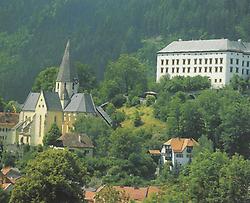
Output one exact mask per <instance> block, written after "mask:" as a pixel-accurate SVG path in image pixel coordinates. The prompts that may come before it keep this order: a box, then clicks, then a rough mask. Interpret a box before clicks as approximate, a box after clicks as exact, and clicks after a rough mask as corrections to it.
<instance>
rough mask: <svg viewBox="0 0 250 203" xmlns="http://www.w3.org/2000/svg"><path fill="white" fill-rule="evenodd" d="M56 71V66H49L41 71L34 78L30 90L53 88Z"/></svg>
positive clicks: (48, 89) (50, 89)
mask: <svg viewBox="0 0 250 203" xmlns="http://www.w3.org/2000/svg"><path fill="white" fill-rule="evenodd" d="M57 73H58V68H57V67H49V68H46V69H45V70H43V71H41V72H40V73H39V74H38V76H37V77H36V80H35V82H34V84H33V87H32V91H33V92H40V91H41V90H43V91H52V90H53V89H54V88H55V84H56V77H57Z"/></svg>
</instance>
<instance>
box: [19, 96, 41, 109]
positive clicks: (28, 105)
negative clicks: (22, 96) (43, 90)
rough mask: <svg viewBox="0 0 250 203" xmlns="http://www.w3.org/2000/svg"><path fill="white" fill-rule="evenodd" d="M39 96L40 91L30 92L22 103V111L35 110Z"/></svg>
mask: <svg viewBox="0 0 250 203" xmlns="http://www.w3.org/2000/svg"><path fill="white" fill-rule="evenodd" d="M39 96H40V93H34V92H30V93H29V95H28V97H27V99H26V101H25V103H24V105H23V108H22V110H23V111H35V109H36V104H37V102H38V99H39Z"/></svg>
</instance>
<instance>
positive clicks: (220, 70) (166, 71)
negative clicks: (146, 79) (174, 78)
mask: <svg viewBox="0 0 250 203" xmlns="http://www.w3.org/2000/svg"><path fill="white" fill-rule="evenodd" d="M169 69H170V68H165V73H169V72H170V70H169ZM202 69H203V68H202V67H194V68H193V72H194V73H197V72H199V73H201V72H202ZM181 70H182V73H186V72H187V73H190V71H191V67H187V68H186V67H183V68H182V69H181ZM222 71H223V67H222V66H221V67H215V68H214V72H215V73H218V72H222ZM163 72H164V68H161V73H163ZM207 72H209V73H212V67H204V73H207ZM171 73H180V68H179V67H176V68H174V67H172V69H171Z"/></svg>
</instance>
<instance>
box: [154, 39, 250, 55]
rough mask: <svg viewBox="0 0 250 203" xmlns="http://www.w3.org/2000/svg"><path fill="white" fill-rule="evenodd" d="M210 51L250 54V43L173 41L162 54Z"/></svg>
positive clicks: (218, 40)
mask: <svg viewBox="0 0 250 203" xmlns="http://www.w3.org/2000/svg"><path fill="white" fill-rule="evenodd" d="M209 51H234V52H243V53H250V43H247V42H243V41H242V40H238V41H230V40H228V39H212V40H190V41H182V40H179V41H173V42H172V43H170V44H169V45H168V46H166V47H165V48H164V49H162V50H160V51H159V52H158V54H161V53H181V52H209Z"/></svg>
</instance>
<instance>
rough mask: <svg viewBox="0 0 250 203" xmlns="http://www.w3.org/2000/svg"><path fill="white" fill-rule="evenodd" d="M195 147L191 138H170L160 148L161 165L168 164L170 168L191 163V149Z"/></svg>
mask: <svg viewBox="0 0 250 203" xmlns="http://www.w3.org/2000/svg"><path fill="white" fill-rule="evenodd" d="M197 145H198V143H197V142H196V141H195V140H194V139H192V138H172V139H170V140H168V141H167V142H165V143H164V144H163V146H162V149H161V163H162V164H165V163H167V162H169V163H171V166H172V167H178V166H182V165H185V164H187V163H189V162H191V160H192V151H193V147H194V146H197ZM172 167H171V168H172Z"/></svg>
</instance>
